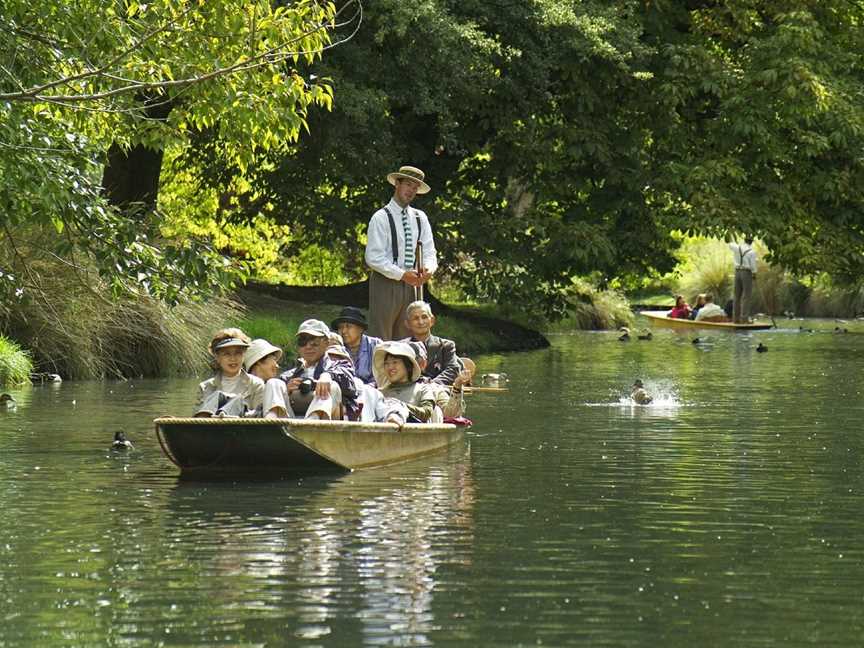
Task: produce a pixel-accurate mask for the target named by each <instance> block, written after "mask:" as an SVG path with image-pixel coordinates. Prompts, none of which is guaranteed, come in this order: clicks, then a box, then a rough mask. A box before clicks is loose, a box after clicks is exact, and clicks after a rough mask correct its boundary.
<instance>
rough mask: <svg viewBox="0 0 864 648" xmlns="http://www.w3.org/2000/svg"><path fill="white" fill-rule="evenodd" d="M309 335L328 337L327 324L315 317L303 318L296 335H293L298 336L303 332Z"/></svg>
mask: <svg viewBox="0 0 864 648" xmlns="http://www.w3.org/2000/svg"><path fill="white" fill-rule="evenodd" d="M304 333H305V334H306V335H311V336H312V337H324V338H326V337H329V336H330V329H329V328H328V327H327V325H326V324H325V323H324V322H322V321H321V320H317V319H307V320H304V321H303V323H302V324H300V327H299V328H298V329H297V335H296V336H295V337H300V336H301V335H303V334H304Z"/></svg>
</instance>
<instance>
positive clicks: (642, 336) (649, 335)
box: [636, 331, 654, 340]
mask: <svg viewBox="0 0 864 648" xmlns="http://www.w3.org/2000/svg"><path fill="white" fill-rule="evenodd" d="M636 337H638V338H639V339H640V340H650V339H651V338H653V337H654V335H653V334H652V333H651V331H643V332H642V333H640V334H639V335H637V336H636Z"/></svg>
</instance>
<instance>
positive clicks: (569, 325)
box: [546, 279, 634, 332]
mask: <svg viewBox="0 0 864 648" xmlns="http://www.w3.org/2000/svg"><path fill="white" fill-rule="evenodd" d="M633 320H634V316H633V311H632V310H630V304H629V302H628V301H627V299H626V298H625V297H624V295H622V294H621V293H619V292H617V291H615V290H598V289H597V288H596V287H595V286H594V285H592V284H591V282H590V281H588V280H586V279H574V280H573V281H572V283H571V287H570V290H569V291H568V310H567V317H565V318H564V319H562V320H561V321H560V322H557V323H552V324H550V325H548V326H547V327H546V328H548V329H549V330H552V331H556V332H561V331H572V330H574V329H580V330H603V329H615V328H619V327H621V326H630V325H631V324H632V323H633Z"/></svg>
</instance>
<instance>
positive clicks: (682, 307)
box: [666, 295, 690, 319]
mask: <svg viewBox="0 0 864 648" xmlns="http://www.w3.org/2000/svg"><path fill="white" fill-rule="evenodd" d="M666 317H670V318H674V319H687V318H688V317H690V304H688V303H687V302H686V301H685V300H684V296H683V295H675V308H673V309H672V310H670V311H669V312H668V313H666Z"/></svg>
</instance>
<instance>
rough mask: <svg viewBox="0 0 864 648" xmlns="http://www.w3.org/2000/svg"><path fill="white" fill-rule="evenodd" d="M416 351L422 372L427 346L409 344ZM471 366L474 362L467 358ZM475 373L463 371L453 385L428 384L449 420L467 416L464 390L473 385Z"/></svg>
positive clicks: (414, 343)
mask: <svg viewBox="0 0 864 648" xmlns="http://www.w3.org/2000/svg"><path fill="white" fill-rule="evenodd" d="M408 344H409V345H410V346H411V348H412V349H413V350H414V355H415V356H416V358H417V364H418V365H419V366H420V372H421V373H422V372H423V368H424V367H425V366H426V362H427V358H426V346H425V345H424V344H423V343H422V342H416V341H414V342H409V343H408ZM466 360H468V363H470V365H472V366H473V365H474V362H473V361H471V360H470V359H468V358H466ZM473 376H474V372H473V371H471V370H470V369H468V368H465V369H462V370H461V371H460V372H459V375H458V376H456V380H454V381H453V384H452V385H442V384H441V383H435V382H430V383H427V384H428V385H429V386H430V387H432V389H433V391H434V392H435V403H436V404H437V405H438V407H440V408H441V412H442V414H443V415H444V416H445V417H447V418H456V417H458V416H463V415H464V414H465V398H464V397H463V391H462V388H463V387H464V386H465V385H469V384H470V383H471V378H473Z"/></svg>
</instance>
